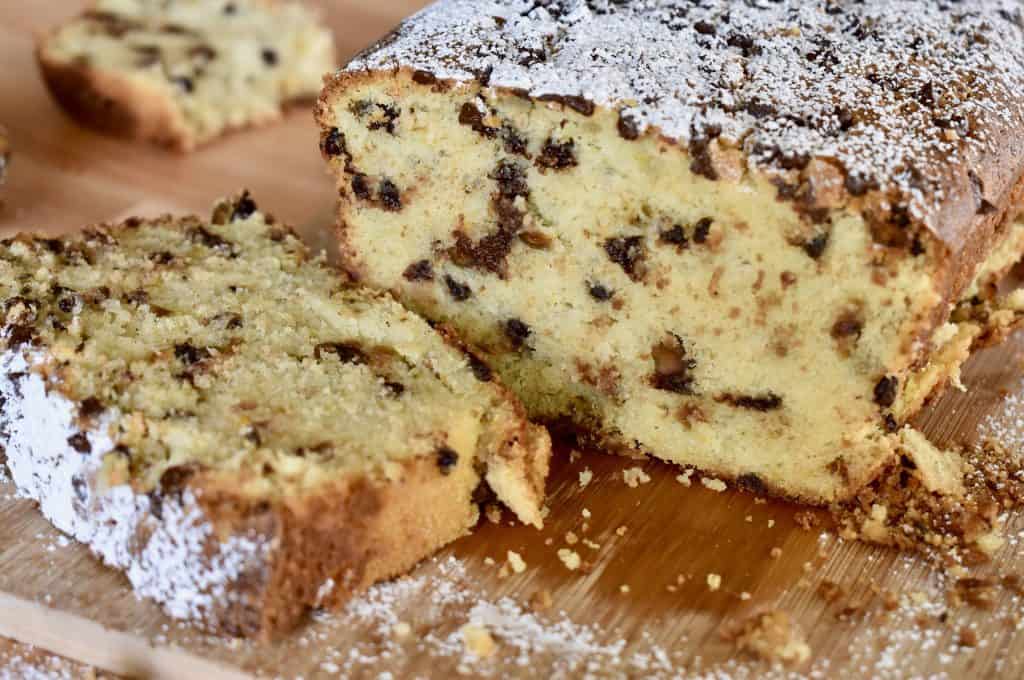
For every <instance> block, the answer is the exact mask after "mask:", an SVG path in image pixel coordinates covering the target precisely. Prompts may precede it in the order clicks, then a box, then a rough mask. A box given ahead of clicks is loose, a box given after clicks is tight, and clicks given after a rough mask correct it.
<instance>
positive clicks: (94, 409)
mask: <svg viewBox="0 0 1024 680" xmlns="http://www.w3.org/2000/svg"><path fill="white" fill-rule="evenodd" d="M102 412H103V404H102V403H101V402H100V400H99V399H97V398H96V397H88V398H86V399H83V400H82V402H81V403H80V404H79V405H78V417H79V418H83V419H90V418H94V417H96V416H98V415H99V414H100V413H102Z"/></svg>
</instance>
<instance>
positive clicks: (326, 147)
mask: <svg viewBox="0 0 1024 680" xmlns="http://www.w3.org/2000/svg"><path fill="white" fill-rule="evenodd" d="M320 153H321V154H322V155H323V156H324V158H327V159H331V158H338V157H341V158H343V159H344V160H345V172H350V173H354V172H355V167H354V166H353V165H352V154H351V153H350V152H349V150H348V141H347V140H346V139H345V134H344V133H343V132H342V131H341V130H339V129H338V128H331V129H330V130H328V131H326V132H324V133H322V134H321V136H320Z"/></svg>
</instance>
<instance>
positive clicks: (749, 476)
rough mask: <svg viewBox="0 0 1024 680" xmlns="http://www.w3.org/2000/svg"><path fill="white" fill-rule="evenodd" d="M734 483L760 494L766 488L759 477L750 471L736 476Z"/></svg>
mask: <svg viewBox="0 0 1024 680" xmlns="http://www.w3.org/2000/svg"><path fill="white" fill-rule="evenodd" d="M736 484H737V485H738V486H739V487H740V488H741V489H746V490H747V491H749V492H751V493H756V494H762V493H764V492H765V491H767V490H768V489H767V487H766V486H765V484H764V482H763V481H762V480H761V478H760V477H758V476H757V475H755V474H754V473H752V472H747V473H745V474H742V475H740V476H739V477H737V478H736Z"/></svg>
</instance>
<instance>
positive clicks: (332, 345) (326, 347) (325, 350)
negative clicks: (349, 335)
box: [313, 342, 366, 364]
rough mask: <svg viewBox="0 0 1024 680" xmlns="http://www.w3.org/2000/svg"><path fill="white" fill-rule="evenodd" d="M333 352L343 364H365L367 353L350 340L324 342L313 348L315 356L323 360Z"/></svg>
mask: <svg viewBox="0 0 1024 680" xmlns="http://www.w3.org/2000/svg"><path fill="white" fill-rule="evenodd" d="M328 354H333V355H334V356H336V357H338V360H339V361H341V363H343V364H365V363H366V353H365V352H363V350H362V348H360V347H359V345H356V344H353V343H348V342H322V343H320V344H318V345H317V346H315V347H314V348H313V357H314V358H315V359H318V360H322V359H323V358H324V356H325V355H328Z"/></svg>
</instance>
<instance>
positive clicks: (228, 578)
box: [0, 351, 272, 624]
mask: <svg viewBox="0 0 1024 680" xmlns="http://www.w3.org/2000/svg"><path fill="white" fill-rule="evenodd" d="M40 361H42V358H41V355H38V356H29V357H27V358H26V356H23V355H22V353H21V352H19V351H8V352H5V353H4V354H3V355H2V356H0V395H2V396H3V399H4V400H5V405H4V410H3V421H4V422H3V427H2V428H0V443H2V445H3V446H4V448H5V449H6V454H7V466H8V468H9V470H10V474H11V477H12V478H13V481H14V482H15V484H16V485H17V487H18V491H19V493H20V494H22V495H23V496H25V497H27V498H31V499H33V500H35V501H38V502H39V507H40V509H41V511H42V513H43V514H44V515H45V516H46V518H47V519H49V520H50V522H51V523H53V525H54V526H56V527H57V528H58V529H60V530H61V531H63V532H65V533H67V534H69V535H71V536H73V537H74V538H76V539H77V540H79V541H81V542H83V543H85V544H87V545H88V546H89V547H90V548H91V549H92V550H93V552H94V553H96V554H97V555H98V556H99V557H100V558H101V559H102V560H103V561H104V562H105V563H107V564H108V565H110V566H112V567H115V568H118V569H121V570H123V571H125V573H126V575H127V576H128V579H129V580H130V581H131V583H132V586H133V587H134V588H135V591H136V592H137V593H138V594H139V595H141V596H144V597H150V598H153V599H154V600H156V601H158V602H160V603H161V604H163V605H164V608H165V609H166V611H167V613H168V614H170V615H171V616H173V617H177V618H189V619H197V620H200V621H205V622H208V623H211V624H216V623H217V617H218V615H219V614H220V613H222V612H223V610H224V608H225V607H226V606H230V605H232V604H236V603H238V598H240V597H243V595H241V594H239V592H238V591H237V590H236V589H235V587H234V586H235V585H236V582H237V580H238V579H239V577H240V576H241V575H242V574H243V573H245V572H247V571H249V570H254V569H255V570H259V569H262V568H263V565H265V563H266V562H267V560H268V559H269V551H270V549H271V547H272V546H271V545H270V544H269V543H268V542H267V541H266V540H265V539H264V538H262V537H258V536H255V535H254V536H247V535H233V536H230V537H228V538H227V539H225V540H223V541H221V540H218V538H217V537H216V536H214V534H213V527H212V526H211V525H210V523H209V521H208V520H207V519H206V517H205V516H204V514H203V512H202V510H201V508H200V506H199V504H198V502H197V499H196V498H195V496H194V494H193V493H192V492H191V491H190V490H185V492H184V493H183V494H182V495H181V498H180V501H178V500H172V499H164V501H163V502H162V505H161V510H160V513H159V515H160V516H159V518H158V517H156V516H155V515H154V513H153V512H152V507H151V500H150V497H149V496H148V495H147V494H145V493H140V492H136V491H135V490H133V489H132V487H131V486H130V485H128V484H122V485H118V486H114V487H112V488H110V489H108V490H105V491H100V490H98V489H97V488H96V484H95V479H96V475H97V472H98V471H99V470H100V468H101V467H102V465H103V460H104V457H105V456H106V455H107V454H109V453H110V452H111V451H112V450H113V449H114V442H113V441H112V440H111V437H110V435H109V428H110V424H111V423H112V422H113V420H114V419H115V418H116V414H113V413H107V414H105V415H104V416H102V417H100V418H99V419H98V420H97V423H96V424H95V426H93V427H91V428H90V429H89V430H87V431H85V432H84V433H83V432H82V431H81V430H80V429H79V427H78V425H76V423H75V420H76V407H75V405H74V404H73V403H72V402H71V401H69V400H68V399H66V398H64V397H63V396H61V395H60V394H59V393H57V392H56V391H55V390H51V389H49V388H48V386H47V384H46V382H45V380H44V379H43V378H42V377H41V376H40V375H39V374H37V373H36V372H34V371H33V368H34V367H35V365H36V364H37V363H39V362H40ZM80 434H84V435H85V436H86V437H87V439H88V442H89V446H88V447H87V452H84V453H83V452H82V451H81V450H76V449H75V448H74V447H73V445H72V443H71V442H70V441H69V439H71V438H72V437H73V436H76V435H80ZM79 448H85V447H81V446H80V447H79ZM141 536H145V537H147V538H145V540H144V541H140V540H139V539H140V537H141Z"/></svg>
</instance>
